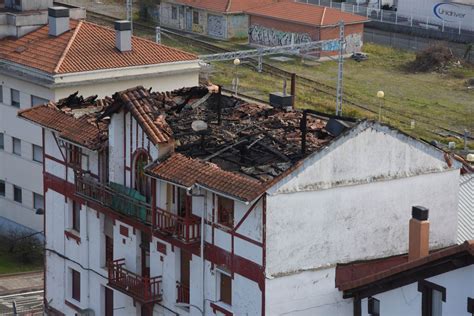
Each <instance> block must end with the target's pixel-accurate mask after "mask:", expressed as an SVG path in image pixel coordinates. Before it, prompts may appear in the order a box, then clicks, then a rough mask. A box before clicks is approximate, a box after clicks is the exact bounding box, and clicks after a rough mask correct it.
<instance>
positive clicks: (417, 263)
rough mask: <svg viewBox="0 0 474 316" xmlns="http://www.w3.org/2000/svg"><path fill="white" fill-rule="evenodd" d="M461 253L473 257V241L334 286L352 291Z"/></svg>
mask: <svg viewBox="0 0 474 316" xmlns="http://www.w3.org/2000/svg"><path fill="white" fill-rule="evenodd" d="M463 252H465V253H467V254H468V255H470V256H473V257H474V240H470V241H465V242H464V243H463V244H461V245H457V246H452V247H448V248H445V249H443V250H439V251H436V252H433V253H431V254H430V255H428V256H426V257H423V258H420V259H417V260H413V261H409V262H405V263H402V264H398V265H395V266H392V267H390V268H388V269H385V270H382V271H379V272H376V273H373V274H370V275H367V276H364V277H361V278H358V279H355V280H352V281H349V282H345V283H341V284H336V286H337V287H338V288H339V290H341V291H346V290H352V289H355V288H358V287H362V286H366V285H370V284H371V283H374V282H376V281H380V280H383V279H385V278H388V277H392V276H396V275H400V276H402V273H403V272H406V271H409V270H412V269H415V268H420V267H422V266H424V265H428V264H430V263H434V262H437V261H439V260H442V259H446V258H449V257H452V256H455V255H457V254H460V253H463ZM336 278H337V276H336Z"/></svg>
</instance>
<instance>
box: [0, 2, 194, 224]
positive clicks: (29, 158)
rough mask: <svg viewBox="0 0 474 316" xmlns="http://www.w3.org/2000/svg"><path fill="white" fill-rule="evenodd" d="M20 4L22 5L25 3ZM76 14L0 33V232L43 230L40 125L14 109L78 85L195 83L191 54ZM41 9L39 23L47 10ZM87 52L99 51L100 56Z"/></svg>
mask: <svg viewBox="0 0 474 316" xmlns="http://www.w3.org/2000/svg"><path fill="white" fill-rule="evenodd" d="M33 2H35V3H37V2H36V1H33ZM43 2H45V1H43ZM46 2H47V1H46ZM46 2H45V3H46ZM51 2H52V1H51ZM22 3H23V5H24V6H26V5H27V1H22ZM37 4H38V3H37ZM45 5H46V4H45ZM46 9H47V7H46ZM77 12H78V11H77V10H69V9H66V8H55V9H50V13H49V20H50V24H49V25H46V26H44V25H43V26H41V25H38V26H36V27H35V28H36V30H34V31H32V32H29V33H27V34H26V35H25V34H23V33H24V32H23V33H22V34H21V35H22V36H19V37H18V38H16V39H11V38H5V39H0V51H1V52H2V54H1V55H2V57H1V58H0V161H1V164H0V222H1V223H2V224H1V226H2V227H1V228H0V229H1V230H3V231H8V230H10V229H19V228H23V229H25V230H33V231H38V232H40V231H43V216H42V215H36V211H37V210H38V209H42V208H43V204H44V197H43V196H44V193H43V176H42V164H43V146H42V137H41V128H39V127H38V126H34V125H32V124H30V123H28V122H26V121H24V120H21V119H18V118H17V115H16V114H17V111H18V110H23V109H28V108H30V107H32V106H36V105H39V104H43V103H45V102H48V101H49V100H51V101H58V100H60V99H62V98H64V97H67V96H69V95H70V94H72V93H74V92H76V91H78V90H80V91H81V94H82V93H83V95H98V96H99V97H104V96H106V95H111V94H112V93H114V92H115V91H117V88H118V89H125V88H127V87H130V86H134V85H138V84H141V85H144V86H147V87H153V88H154V89H156V90H162V91H166V90H170V89H175V88H178V87H183V86H192V85H196V84H197V83H198V74H199V65H198V64H197V60H196V57H193V55H191V54H187V53H184V52H179V51H177V50H175V49H172V48H168V47H165V46H162V45H158V44H154V43H152V42H149V41H146V40H143V39H140V38H136V37H133V39H132V37H131V32H130V31H129V30H122V31H118V30H115V31H114V30H109V29H106V28H104V27H100V26H98V25H95V24H92V23H88V22H85V21H80V20H72V19H71V20H70V17H72V18H76V17H81V16H80V15H79V14H78V13H77ZM43 13H44V14H43ZM43 13H41V14H42V16H43V15H44V20H45V21H43V23H46V21H47V18H48V13H47V11H45V12H43ZM53 15H55V16H53ZM36 18H37V16H36ZM52 25H54V28H53V27H52ZM61 27H62V29H61ZM53 30H55V31H56V32H57V33H56V34H55V35H51V33H52V32H53ZM28 31H31V29H29V30H28ZM120 34H125V36H126V37H125V38H128V39H127V40H128V42H129V43H130V46H131V49H130V50H124V51H121V48H120V47H116V45H117V44H115V37H116V36H119V35H120ZM91 43H92V45H91ZM87 45H90V46H87ZM144 50H146V51H147V52H146V53H145V55H143V54H144V53H143V51H144ZM94 52H100V53H101V54H103V57H101V56H98V55H97V53H96V54H95V55H94ZM170 56H175V57H172V58H170ZM140 58H141V59H140ZM40 213H41V212H40Z"/></svg>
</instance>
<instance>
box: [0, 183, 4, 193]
mask: <svg viewBox="0 0 474 316" xmlns="http://www.w3.org/2000/svg"><path fill="white" fill-rule="evenodd" d="M0 196H5V181H3V180H0Z"/></svg>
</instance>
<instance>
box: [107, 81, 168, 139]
mask: <svg viewBox="0 0 474 316" xmlns="http://www.w3.org/2000/svg"><path fill="white" fill-rule="evenodd" d="M113 98H114V100H115V101H116V102H122V103H123V105H124V106H125V107H126V108H127V110H129V111H130V112H131V113H132V115H133V117H134V118H135V119H136V120H137V122H138V124H140V126H141V128H142V129H143V130H144V131H145V133H146V134H147V135H148V137H149V138H150V140H151V141H152V142H153V144H155V145H157V144H161V143H166V142H168V141H169V140H170V139H171V136H172V134H173V133H172V131H171V128H170V127H169V126H168V123H166V121H165V120H164V117H163V116H162V115H157V111H154V110H153V98H152V97H151V94H150V92H149V91H148V90H146V89H145V88H143V87H141V86H139V87H136V88H131V89H128V90H125V91H122V92H118V93H116V94H115V95H114V97H113Z"/></svg>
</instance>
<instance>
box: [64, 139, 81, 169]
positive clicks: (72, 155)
mask: <svg viewBox="0 0 474 316" xmlns="http://www.w3.org/2000/svg"><path fill="white" fill-rule="evenodd" d="M67 162H68V164H69V165H71V166H73V167H80V166H81V152H80V150H79V147H77V146H74V145H71V144H68V145H67Z"/></svg>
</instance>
